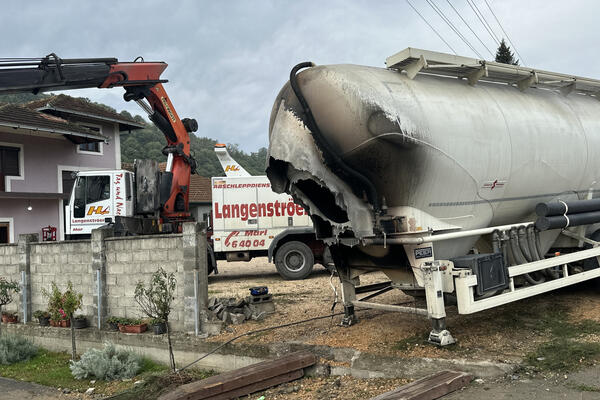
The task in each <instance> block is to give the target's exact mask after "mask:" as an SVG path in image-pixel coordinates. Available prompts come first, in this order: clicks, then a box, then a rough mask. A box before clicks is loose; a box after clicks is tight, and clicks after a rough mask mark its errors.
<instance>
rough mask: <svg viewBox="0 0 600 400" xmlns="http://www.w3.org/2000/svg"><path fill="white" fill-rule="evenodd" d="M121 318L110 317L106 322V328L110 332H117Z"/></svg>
mask: <svg viewBox="0 0 600 400" xmlns="http://www.w3.org/2000/svg"><path fill="white" fill-rule="evenodd" d="M121 319H122V318H119V317H110V318H108V319H107V320H106V323H107V324H108V327H109V329H110V330H111V331H118V330H119V323H120V322H121Z"/></svg>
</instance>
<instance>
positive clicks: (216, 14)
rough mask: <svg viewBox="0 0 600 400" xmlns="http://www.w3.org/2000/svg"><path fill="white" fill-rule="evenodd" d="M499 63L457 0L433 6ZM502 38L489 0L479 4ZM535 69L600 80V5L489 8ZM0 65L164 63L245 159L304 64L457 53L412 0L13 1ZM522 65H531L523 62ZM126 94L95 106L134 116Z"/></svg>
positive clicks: (198, 111)
mask: <svg viewBox="0 0 600 400" xmlns="http://www.w3.org/2000/svg"><path fill="white" fill-rule="evenodd" d="M410 1H411V3H412V4H413V5H414V6H415V8H417V10H419V12H421V14H422V15H423V16H424V17H425V18H426V19H427V21H428V22H429V23H430V24H431V25H433V26H434V28H436V29H437V30H438V31H439V32H440V34H441V35H442V37H444V39H445V40H446V41H447V42H448V43H449V44H450V46H451V47H453V48H454V49H455V50H456V52H457V53H458V54H460V55H465V56H473V57H475V54H474V53H473V52H472V51H471V50H470V49H469V48H468V47H467V45H465V44H464V43H463V42H462V41H461V40H460V39H459V38H458V36H457V35H456V34H455V33H454V32H453V31H452V30H451V29H450V28H449V27H448V26H447V25H446V24H445V23H444V22H443V20H442V19H441V18H440V17H439V16H438V15H437V14H435V12H434V11H433V10H432V8H431V7H430V6H429V5H428V3H427V2H426V1H425V0H410ZM431 1H433V2H434V3H435V4H437V5H438V6H439V7H440V9H441V10H442V11H443V12H444V13H445V15H446V16H447V17H448V18H450V20H451V21H452V22H453V23H454V24H455V25H456V26H457V28H458V29H459V30H460V31H461V32H462V33H463V34H464V35H465V36H466V37H467V39H468V40H469V41H470V42H471V43H472V44H473V45H474V46H475V47H476V49H477V50H478V51H479V52H480V53H481V54H483V55H484V56H485V58H487V59H490V58H491V56H490V55H489V53H488V52H487V51H486V50H485V49H484V47H483V45H482V44H481V43H480V42H479V41H478V40H477V39H476V38H475V37H474V36H473V34H472V33H471V31H469V30H468V28H467V27H466V25H465V24H464V23H463V22H462V21H461V20H460V19H459V17H458V16H457V14H456V13H455V12H454V11H453V10H452V8H450V5H449V4H448V1H447V0H431ZM473 1H474V3H475V4H476V5H477V6H478V7H479V10H481V12H482V13H483V15H484V17H485V18H486V20H487V21H488V22H489V23H490V24H491V26H492V29H493V30H494V32H495V34H496V35H497V36H499V37H501V36H504V34H503V33H502V31H501V29H500V27H499V26H498V24H497V23H496V21H495V19H494V17H493V15H492V14H491V12H490V10H489V8H488V6H487V5H486V3H485V0H473ZM450 2H451V3H452V5H454V7H455V8H456V9H457V10H458V12H460V13H461V15H462V16H463V18H465V20H466V21H467V22H468V23H469V25H470V26H471V28H472V29H473V30H474V31H475V32H476V33H477V34H478V35H479V38H480V39H481V40H482V41H483V42H484V43H485V44H486V46H487V47H488V48H489V49H490V50H492V51H495V48H496V44H495V43H494V41H493V39H492V38H491V36H490V34H489V33H488V32H487V31H486V30H485V29H484V27H483V25H482V24H481V22H480V21H479V20H478V19H477V17H476V16H475V14H474V12H473V10H472V9H471V8H470V6H469V5H468V3H467V0H450ZM487 2H488V3H489V4H490V6H491V8H492V10H493V11H494V12H495V14H496V16H497V17H498V19H499V20H500V22H501V24H502V26H503V28H504V29H505V31H506V32H507V33H508V36H509V37H510V38H511V39H512V42H513V43H514V45H515V46H516V49H517V50H518V51H519V53H520V54H521V56H522V58H523V60H524V61H525V63H523V62H521V64H525V65H527V66H532V67H537V68H541V69H546V70H550V71H556V72H564V73H569V74H575V75H583V76H588V77H594V78H600V56H599V55H598V54H599V52H598V48H599V47H598V44H599V43H600V40H599V39H600V28H598V19H597V15H598V12H599V11H600V2H597V1H592V0H589V1H584V0H571V1H556V0H546V1H543V0H538V1H523V0H487ZM0 43H1V46H0V48H1V49H2V50H1V53H0V57H42V56H44V55H46V54H48V53H50V52H54V53H56V54H57V55H59V56H60V57H63V58H69V57H117V58H119V60H120V61H129V60H133V59H134V58H135V57H136V56H139V55H141V56H143V57H144V58H145V59H146V60H147V61H165V62H167V63H168V64H169V67H168V68H167V70H166V71H165V73H164V74H163V77H164V78H166V79H168V80H169V83H167V84H166V88H167V91H168V93H169V95H170V97H171V99H172V100H173V103H174V105H175V107H176V109H177V111H178V113H179V115H180V117H182V118H183V117H193V118H196V120H197V121H198V124H199V129H198V132H197V133H198V134H199V135H201V136H208V137H211V138H214V139H218V140H220V141H222V142H226V143H237V144H239V145H240V146H241V148H242V149H244V150H246V151H256V150H257V149H258V148H260V147H263V146H264V147H266V146H267V145H268V143H267V142H268V132H267V130H268V121H269V114H270V111H271V106H272V104H273V101H274V99H275V96H276V95H277V93H278V91H279V89H280V88H281V86H282V85H283V84H284V83H285V81H286V80H287V79H288V75H289V71H290V69H291V68H292V66H294V65H295V64H296V63H298V62H301V61H307V60H308V61H313V62H315V63H317V64H339V63H354V64H364V65H372V66H384V62H385V59H386V57H387V56H390V55H392V54H394V53H396V52H398V51H400V50H402V49H404V48H406V47H417V48H423V49H428V50H437V51H442V52H451V50H450V49H449V48H448V47H447V45H446V44H444V42H443V41H442V40H441V39H440V38H438V37H437V36H436V35H435V33H433V31H432V30H431V28H430V27H428V26H427V25H426V23H425V22H423V20H422V19H421V18H420V17H419V16H418V15H417V14H416V13H415V12H414V11H413V10H412V9H411V8H410V6H409V5H408V4H407V2H406V1H405V0H395V1H381V0H379V1H375V0H371V1H354V0H344V1H340V0H318V1H312V0H311V1H307V0H304V1H294V2H292V1H284V0H280V1H266V0H265V1H262V0H253V1H233V0H231V1H191V0H190V1H174V0H173V1H164V0H162V1H142V0H137V1H124V0H121V1H110V0H108V1H82V0H77V1H22V0H20V1H10V0H5V1H3V2H2V12H1V13H0ZM523 60H522V61H523ZM122 93H123V91H122V90H121V89H118V88H117V89H111V90H104V89H102V90H97V89H88V90H81V91H71V92H70V93H69V94H72V95H79V96H85V97H88V98H90V99H92V100H94V101H99V102H104V103H106V104H109V105H110V106H112V107H114V108H116V109H118V110H123V109H126V110H128V111H130V112H132V113H136V114H142V112H141V110H140V109H138V108H137V105H136V104H129V103H125V102H124V101H123V100H122Z"/></svg>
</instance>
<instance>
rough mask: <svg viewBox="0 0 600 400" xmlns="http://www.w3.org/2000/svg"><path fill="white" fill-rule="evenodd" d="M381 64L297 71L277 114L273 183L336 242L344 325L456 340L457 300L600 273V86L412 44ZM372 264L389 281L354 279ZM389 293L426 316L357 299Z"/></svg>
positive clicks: (482, 302) (472, 308) (528, 292)
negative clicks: (389, 326)
mask: <svg viewBox="0 0 600 400" xmlns="http://www.w3.org/2000/svg"><path fill="white" fill-rule="evenodd" d="M386 66H387V68H374V67H367V66H359V65H324V66H315V65H314V64H313V63H311V62H305V63H301V64H298V65H296V66H295V67H294V68H293V69H292V71H291V73H290V79H289V82H288V83H286V84H285V85H284V87H283V88H282V89H281V91H280V93H279V95H278V97H277V98H276V100H275V103H274V105H273V110H272V113H271V120H270V127H269V149H268V167H267V175H268V176H269V178H270V181H271V184H272V187H273V189H274V190H275V191H277V192H286V193H288V194H290V195H291V196H292V197H293V198H294V200H295V201H296V202H298V203H299V204H302V205H303V206H304V207H305V208H306V209H307V211H308V213H309V214H310V216H311V218H312V221H313V224H314V226H315V229H316V233H317V237H318V238H320V239H322V240H324V241H325V242H326V243H327V244H328V245H329V247H330V249H331V253H332V256H333V260H334V263H335V267H336V269H337V270H338V274H339V277H340V280H341V288H342V297H343V302H344V310H345V317H344V319H343V323H344V324H346V325H351V324H353V323H355V322H356V321H357V319H356V316H355V314H354V309H355V307H360V308H375V309H383V310H388V311H398V312H409V313H412V314H414V313H417V314H421V315H423V316H427V317H428V318H430V319H431V321H432V325H433V326H432V330H431V333H430V335H429V340H430V341H431V342H433V343H436V344H439V345H447V344H451V343H453V342H454V338H453V337H452V335H451V334H450V332H449V330H448V329H447V326H446V311H445V302H447V301H453V302H455V303H456V304H457V306H458V312H459V314H470V313H475V312H479V311H482V310H485V309H490V308H493V307H497V306H500V305H502V304H506V303H510V302H513V301H517V300H521V299H525V298H528V297H531V296H534V295H537V294H540V293H545V292H548V291H551V290H555V289H558V288H561V287H565V286H568V285H573V284H576V283H579V282H584V281H589V280H594V279H597V278H598V277H600V268H599V267H598V266H599V264H598V257H599V256H600V230H599V228H600V197H599V193H600V117H599V115H600V102H598V96H599V95H600V80H596V79H590V78H585V77H580V76H573V75H568V74H562V73H556V72H550V71H544V70H539V69H534V68H528V67H523V66H515V65H506V64H501V63H497V62H491V61H486V60H479V59H473V58H469V57H461V56H456V55H449V54H444V53H438V52H433V51H427V50H420V49H415V48H407V49H405V50H403V51H401V52H399V53H397V54H394V55H392V56H390V57H388V58H387V60H386ZM372 270H379V271H382V272H384V273H385V274H386V275H387V276H388V278H389V282H383V283H382V284H381V285H372V286H371V287H370V288H368V287H362V286H356V284H355V283H356V280H355V279H354V278H356V277H358V276H359V275H360V274H362V273H365V272H367V271H372ZM386 284H387V285H386ZM390 288H397V289H400V290H403V291H405V292H407V293H410V294H415V295H424V297H425V299H426V303H427V307H426V309H421V308H413V307H402V306H398V305H390V304H381V303H376V302H373V301H366V300H364V298H363V299H362V300H357V297H356V293H359V292H366V291H368V290H370V291H373V293H372V294H371V295H369V296H367V297H368V298H369V299H370V298H373V297H375V296H376V295H377V294H379V293H382V292H384V291H386V290H389V289H390ZM367 289H368V290H367Z"/></svg>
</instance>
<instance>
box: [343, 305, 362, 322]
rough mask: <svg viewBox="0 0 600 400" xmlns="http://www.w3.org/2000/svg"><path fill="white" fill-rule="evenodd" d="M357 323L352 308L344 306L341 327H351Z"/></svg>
mask: <svg viewBox="0 0 600 400" xmlns="http://www.w3.org/2000/svg"><path fill="white" fill-rule="evenodd" d="M357 323H358V318H356V314H354V306H344V318H342V322H341V323H340V325H341V326H352V325H354V324H357Z"/></svg>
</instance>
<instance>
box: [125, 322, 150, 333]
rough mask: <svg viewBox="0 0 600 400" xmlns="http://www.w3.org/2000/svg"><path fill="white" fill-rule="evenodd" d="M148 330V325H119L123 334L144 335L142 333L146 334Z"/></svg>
mask: <svg viewBox="0 0 600 400" xmlns="http://www.w3.org/2000/svg"><path fill="white" fill-rule="evenodd" d="M146 329H148V325H146V324H139V325H122V324H119V331H121V332H122V333H142V332H146Z"/></svg>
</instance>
